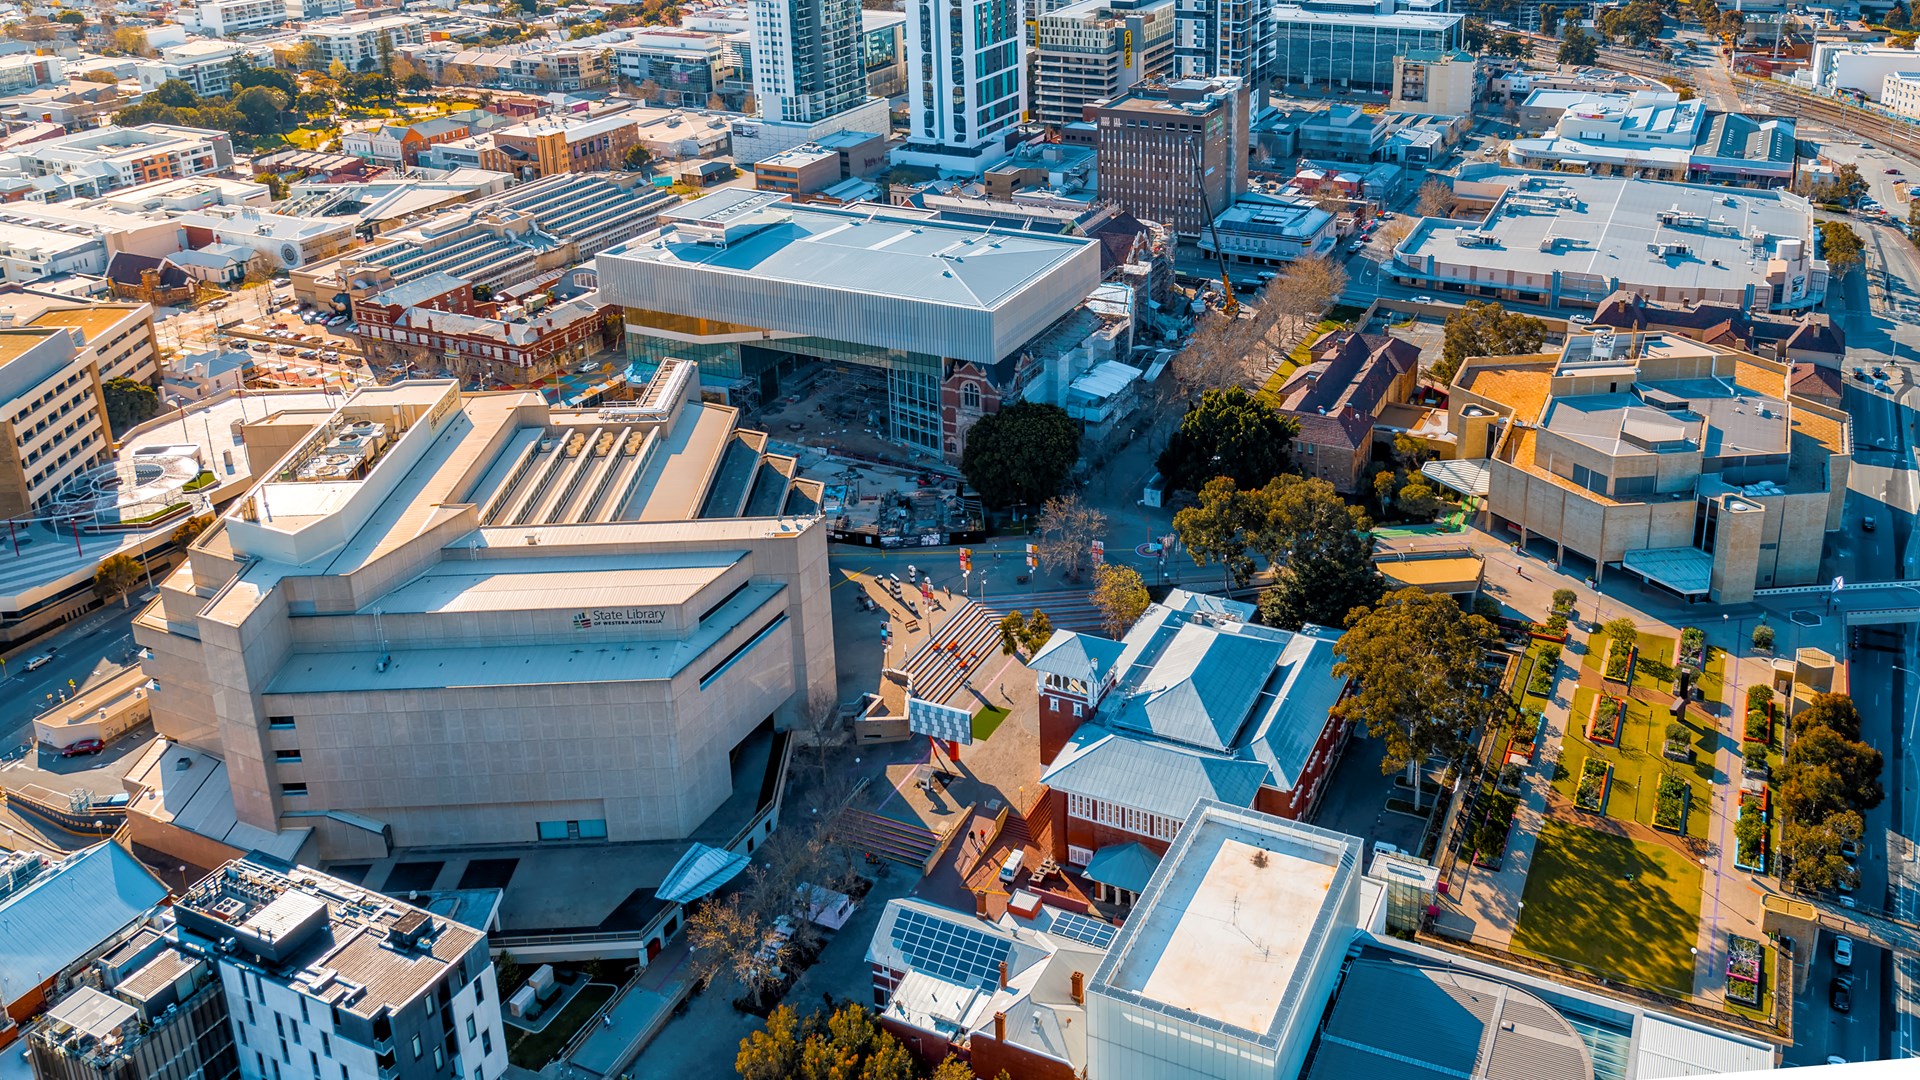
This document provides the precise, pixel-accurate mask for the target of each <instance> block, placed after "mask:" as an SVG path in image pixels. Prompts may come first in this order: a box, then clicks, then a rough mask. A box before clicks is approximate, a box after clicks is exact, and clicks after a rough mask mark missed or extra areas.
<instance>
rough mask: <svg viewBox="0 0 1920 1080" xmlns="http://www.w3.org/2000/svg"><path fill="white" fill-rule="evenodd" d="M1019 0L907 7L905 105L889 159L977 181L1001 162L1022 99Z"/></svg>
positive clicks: (935, 0) (919, 1) (934, 0)
mask: <svg viewBox="0 0 1920 1080" xmlns="http://www.w3.org/2000/svg"><path fill="white" fill-rule="evenodd" d="M1026 47H1027V43H1026V39H1025V37H1024V36H1022V34H1021V31H1020V0H910V2H909V3H908V4H907V105H908V113H909V116H910V118H911V121H912V125H913V131H912V135H911V136H910V137H909V138H908V140H907V144H906V145H905V146H904V147H902V148H901V149H900V150H898V151H895V153H894V160H895V161H896V162H899V163H902V164H908V165H919V166H923V167H926V168H932V169H938V170H940V171H941V172H947V173H967V174H971V175H975V176H977V175H979V174H980V173H981V172H983V171H985V170H986V169H987V168H989V167H991V166H992V165H994V164H995V163H997V162H998V161H1000V160H1001V159H1002V158H1004V157H1006V154H1007V149H1006V142H1007V136H1008V134H1009V133H1010V132H1011V131H1012V130H1013V129H1014V127H1015V126H1017V125H1018V124H1019V123H1020V118H1021V108H1022V102H1024V101H1025V100H1026V97H1027V62H1026Z"/></svg>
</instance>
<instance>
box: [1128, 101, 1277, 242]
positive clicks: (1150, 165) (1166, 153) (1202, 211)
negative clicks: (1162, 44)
mask: <svg viewBox="0 0 1920 1080" xmlns="http://www.w3.org/2000/svg"><path fill="white" fill-rule="evenodd" d="M1091 112H1092V114H1093V115H1092V120H1093V123H1094V146H1095V149H1096V151H1097V152H1098V155H1099V177H1100V180H1099V185H1100V197H1101V198H1102V199H1109V200H1112V201H1113V202H1116V203H1119V204H1120V205H1121V206H1122V207H1125V208H1126V209H1127V210H1128V211H1130V212H1132V213H1133V214H1134V215H1136V216H1138V217H1140V218H1144V219H1146V220H1148V221H1158V222H1163V223H1165V224H1167V225H1168V226H1170V227H1171V228H1172V229H1173V231H1174V232H1175V233H1176V234H1177V235H1180V236H1185V237H1197V236H1198V235H1199V234H1200V233H1201V232H1202V231H1203V230H1204V229H1205V228H1206V226H1207V224H1208V223H1209V222H1211V221H1212V220H1213V218H1214V217H1215V216H1216V215H1218V214H1221V213H1223V212H1225V210H1226V209H1227V207H1229V206H1232V205H1233V202H1234V200H1235V199H1238V198H1239V197H1240V196H1241V195H1242V194H1243V193H1245V192H1246V190H1247V123H1248V119H1249V113H1250V112H1251V99H1250V97H1249V94H1248V87H1247V83H1246V82H1245V81H1243V80H1241V79H1236V78H1219V79H1180V80H1176V81H1165V82H1155V83H1143V84H1140V85H1138V86H1135V87H1134V88H1133V89H1131V90H1129V91H1127V92H1126V93H1125V94H1123V95H1121V96H1120V97H1117V98H1114V99H1112V100H1111V101H1107V102H1105V103H1102V104H1097V105H1094V106H1093V107H1092V108H1091Z"/></svg>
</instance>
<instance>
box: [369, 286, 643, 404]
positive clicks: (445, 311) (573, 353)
mask: <svg viewBox="0 0 1920 1080" xmlns="http://www.w3.org/2000/svg"><path fill="white" fill-rule="evenodd" d="M391 280H392V279H391V274H390V272H389V273H388V274H386V275H382V274H380V273H378V272H376V271H374V270H372V269H371V268H370V269H368V270H364V271H362V272H361V273H360V274H357V275H356V280H355V285H354V288H353V290H352V295H353V319H354V326H355V334H356V336H357V337H358V338H359V339H360V351H361V354H362V355H364V356H365V357H366V358H367V361H368V362H369V363H371V364H376V365H380V366H386V365H391V364H403V365H411V366H414V367H418V368H423V369H433V368H446V369H447V370H451V371H452V372H453V373H454V374H455V375H457V376H459V377H461V378H463V379H473V380H477V381H481V382H484V383H488V384H492V383H503V384H507V385H513V386H525V385H526V384H528V383H531V382H534V381H535V380H538V379H543V378H548V377H550V376H553V375H556V374H558V373H559V372H560V370H561V369H563V368H565V367H568V366H569V365H571V364H573V363H575V362H577V361H580V360H584V359H586V358H587V357H588V356H589V355H591V354H592V353H595V352H598V351H599V350H601V349H603V348H608V347H611V346H615V345H618V344H619V343H620V318H619V314H620V313H619V309H617V308H615V307H613V306H612V305H610V304H603V303H601V302H600V299H599V296H598V294H596V293H588V294H586V295H584V296H579V297H575V298H574V299H571V300H565V301H562V302H560V303H557V304H551V305H543V304H539V303H535V304H532V305H525V304H522V305H512V304H509V305H497V304H482V303H479V302H477V301H475V300H474V299H473V286H472V285H470V284H468V283H467V282H465V281H462V280H460V279H459V278H456V277H453V276H452V275H450V274H446V273H436V274H431V275H429V276H427V277H424V278H419V279H417V280H415V281H412V282H409V283H407V284H405V285H388V284H386V283H387V282H390V281H391ZM383 286H384V287H383Z"/></svg>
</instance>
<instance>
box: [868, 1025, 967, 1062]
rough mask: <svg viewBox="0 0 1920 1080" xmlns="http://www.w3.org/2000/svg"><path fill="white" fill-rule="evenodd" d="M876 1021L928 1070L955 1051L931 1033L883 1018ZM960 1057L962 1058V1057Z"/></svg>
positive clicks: (939, 1037) (945, 1041)
mask: <svg viewBox="0 0 1920 1080" xmlns="http://www.w3.org/2000/svg"><path fill="white" fill-rule="evenodd" d="M878 1019H879V1021H880V1026H881V1027H882V1028H884V1029H886V1030H887V1031H888V1032H891V1033H892V1035H893V1037H894V1038H896V1039H899V1040H900V1043H901V1045H902V1046H905V1047H906V1048H907V1049H908V1050H910V1051H912V1052H913V1056H914V1057H916V1058H918V1059H919V1060H920V1064H921V1065H923V1066H925V1067H926V1068H928V1069H931V1068H933V1067H934V1066H935V1065H938V1064H940V1063H941V1062H942V1061H945V1060H946V1057H947V1055H948V1054H952V1053H954V1052H955V1050H956V1048H955V1047H954V1045H953V1044H952V1043H950V1042H948V1041H947V1040H946V1039H944V1038H942V1037H941V1036H939V1035H935V1034H934V1033H933V1032H931V1031H922V1030H921V1029H919V1028H917V1027H909V1026H907V1025H906V1024H902V1023H900V1022H899V1021H897V1020H892V1019H889V1018H887V1017H885V1016H882V1017H879V1018H878ZM961 1056H962V1057H963V1058H964V1055H961Z"/></svg>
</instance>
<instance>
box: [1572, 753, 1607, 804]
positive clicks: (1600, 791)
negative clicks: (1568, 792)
mask: <svg viewBox="0 0 1920 1080" xmlns="http://www.w3.org/2000/svg"><path fill="white" fill-rule="evenodd" d="M1612 786H1613V766H1612V765H1610V764H1608V763H1607V762H1605V761H1602V760H1600V759H1599V758H1588V759H1587V761H1586V764H1584V765H1582V766H1581V767H1580V784H1579V786H1577V787H1575V788H1574V789H1573V805H1575V806H1577V807H1579V808H1580V809H1582V810H1588V811H1591V812H1593V813H1596V814H1605V813H1606V812H1607V791H1608V789H1609V788H1611V787H1612Z"/></svg>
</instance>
